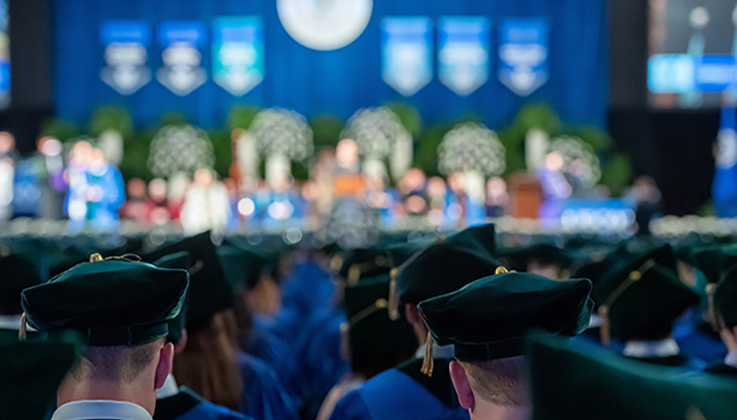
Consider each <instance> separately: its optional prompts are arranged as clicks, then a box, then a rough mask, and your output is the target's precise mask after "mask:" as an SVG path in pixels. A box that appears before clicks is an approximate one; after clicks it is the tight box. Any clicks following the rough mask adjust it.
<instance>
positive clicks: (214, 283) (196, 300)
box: [143, 232, 233, 328]
mask: <svg viewBox="0 0 737 420" xmlns="http://www.w3.org/2000/svg"><path fill="white" fill-rule="evenodd" d="M179 251H187V252H189V256H190V258H191V262H192V266H191V268H190V269H189V273H190V292H189V308H188V310H187V327H188V328H192V327H194V326H197V325H200V324H202V323H206V322H209V320H210V318H212V316H213V315H215V314H216V313H218V312H221V311H223V310H225V309H229V308H232V307H233V294H232V291H231V288H230V284H229V283H228V281H227V280H226V278H225V273H224V272H223V267H222V266H221V265H220V260H219V259H218V254H217V250H216V248H215V245H214V244H213V243H212V239H211V238H210V232H205V233H201V234H199V235H195V236H191V237H189V238H185V239H182V240H181V241H179V242H176V243H173V244H170V245H167V246H164V247H162V248H159V249H157V250H154V251H153V252H151V253H149V254H147V255H145V256H144V257H143V259H144V260H145V261H155V260H157V259H159V258H161V257H163V256H164V255H168V254H172V253H175V252H179Z"/></svg>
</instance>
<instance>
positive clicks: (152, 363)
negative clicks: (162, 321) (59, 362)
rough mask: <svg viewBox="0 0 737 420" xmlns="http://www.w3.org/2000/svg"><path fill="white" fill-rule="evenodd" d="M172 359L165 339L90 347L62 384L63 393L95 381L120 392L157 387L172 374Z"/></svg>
mask: <svg viewBox="0 0 737 420" xmlns="http://www.w3.org/2000/svg"><path fill="white" fill-rule="evenodd" d="M172 357H173V346H172V345H167V342H166V340H165V339H164V338H158V339H156V340H154V341H152V342H150V343H145V344H139V345H134V346H89V347H87V349H86V350H85V352H84V355H83V356H82V357H81V358H80V359H79V360H78V361H77V363H76V364H75V365H74V367H73V368H72V369H71V371H70V372H69V375H68V376H67V378H66V379H65V381H64V383H62V391H64V390H68V391H72V390H76V389H77V388H81V387H82V384H90V383H98V382H105V383H110V384H113V383H114V384H116V388H117V389H120V390H123V389H126V388H131V387H133V386H136V387H138V386H140V385H143V384H150V383H154V384H156V385H155V386H156V388H159V387H161V386H162V385H163V384H164V380H166V376H167V375H168V374H169V372H170V371H171V363H172ZM73 392H76V391H72V393H73ZM62 394H65V393H64V392H62ZM66 394H69V393H66ZM60 398H67V397H66V396H65V395H62V396H60ZM64 402H67V401H64Z"/></svg>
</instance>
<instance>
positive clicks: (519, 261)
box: [502, 242, 571, 271]
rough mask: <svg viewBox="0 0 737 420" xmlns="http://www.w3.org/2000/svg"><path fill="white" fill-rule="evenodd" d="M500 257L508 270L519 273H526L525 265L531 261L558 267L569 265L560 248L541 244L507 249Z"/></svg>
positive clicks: (568, 260)
mask: <svg viewBox="0 0 737 420" xmlns="http://www.w3.org/2000/svg"><path fill="white" fill-rule="evenodd" d="M502 256H503V257H504V258H505V260H506V262H507V264H508V266H509V268H510V269H513V270H520V271H527V264H528V263H529V262H530V261H533V260H535V261H538V262H540V263H542V264H551V265H556V266H558V267H567V266H568V265H569V264H570V263H571V261H570V259H569V258H568V256H567V255H566V253H565V252H564V251H563V250H562V249H561V248H558V247H557V246H555V245H551V244H548V243H542V242H539V243H534V244H531V245H527V246H523V247H519V248H512V249H509V250H507V251H505V252H504V253H503V254H502Z"/></svg>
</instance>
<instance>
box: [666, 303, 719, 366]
mask: <svg viewBox="0 0 737 420" xmlns="http://www.w3.org/2000/svg"><path fill="white" fill-rule="evenodd" d="M697 315H698V317H697ZM673 338H674V339H675V340H676V343H678V347H680V348H681V350H682V351H683V352H684V353H686V354H689V355H691V356H693V357H696V358H698V359H700V360H703V361H704V362H707V363H712V362H714V361H715V360H721V359H723V358H724V356H726V355H727V346H725V345H724V343H723V342H722V339H721V337H719V334H718V333H717V332H715V331H714V329H713V328H712V326H711V324H709V323H707V322H704V321H703V320H702V319H701V311H700V310H699V311H697V312H695V313H694V314H693V316H692V317H690V319H687V321H686V322H682V323H679V324H677V325H676V327H675V328H674V329H673Z"/></svg>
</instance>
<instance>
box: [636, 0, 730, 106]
mask: <svg viewBox="0 0 737 420" xmlns="http://www.w3.org/2000/svg"><path fill="white" fill-rule="evenodd" d="M735 28H737V0H650V31H649V50H650V54H649V55H650V56H649V59H648V64H647V72H648V77H647V79H648V90H649V92H650V94H649V102H650V105H651V106H653V107H655V108H662V109H673V108H683V109H699V108H715V107H719V106H721V104H722V100H723V98H724V97H726V96H729V97H733V98H737V31H736V29H735Z"/></svg>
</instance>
